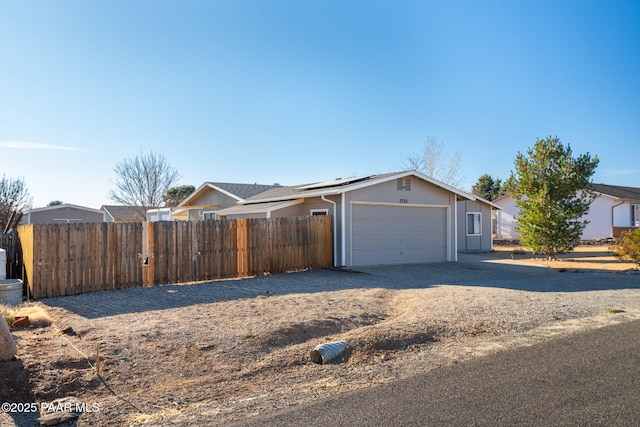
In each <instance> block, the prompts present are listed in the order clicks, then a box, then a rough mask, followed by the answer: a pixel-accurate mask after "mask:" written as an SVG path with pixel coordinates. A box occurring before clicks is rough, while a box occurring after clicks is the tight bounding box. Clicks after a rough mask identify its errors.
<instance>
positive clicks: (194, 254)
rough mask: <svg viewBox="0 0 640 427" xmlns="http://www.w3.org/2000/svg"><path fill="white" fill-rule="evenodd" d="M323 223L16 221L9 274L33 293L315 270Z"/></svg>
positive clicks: (322, 252)
mask: <svg viewBox="0 0 640 427" xmlns="http://www.w3.org/2000/svg"><path fill="white" fill-rule="evenodd" d="M331 227H332V218H331V217H330V216H326V215H324V216H315V217H289V218H276V219H250V220H247V219H243V220H217V221H199V222H186V221H185V222H181V221H180V222H156V223H81V224H46V225H40V224H38V225H33V224H29V225H22V226H19V227H18V230H17V235H16V236H17V237H16V238H15V241H16V242H17V245H15V246H16V247H17V250H16V251H15V252H16V254H17V255H16V256H17V257H18V258H20V262H19V264H20V265H21V271H20V274H18V275H17V276H21V278H22V280H23V281H24V282H25V284H26V285H27V288H28V291H29V295H30V296H31V297H32V298H36V299H38V298H46V297H54V296H63V295H74V294H79V293H86V292H95V291H101V290H112V289H122V288H126V287H131V286H154V285H160V284H169V283H184V282H192V281H203V280H215V279H224V278H234V277H245V276H248V275H262V274H265V273H279V272H285V271H295V270H303V269H309V268H323V267H328V266H331V265H332V260H333V252H332V251H333V242H332V236H333V234H332V231H331V230H332V228H331ZM0 243H1V242H0ZM145 257H147V260H148V262H147V264H146V265H145V264H144V262H143V261H144V259H145ZM16 264H18V263H16Z"/></svg>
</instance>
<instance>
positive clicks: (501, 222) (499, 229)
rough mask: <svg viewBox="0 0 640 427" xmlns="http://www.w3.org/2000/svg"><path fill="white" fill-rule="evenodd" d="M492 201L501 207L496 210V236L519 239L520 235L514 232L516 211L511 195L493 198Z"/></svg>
mask: <svg viewBox="0 0 640 427" xmlns="http://www.w3.org/2000/svg"><path fill="white" fill-rule="evenodd" d="M493 203H495V204H496V205H498V206H500V207H502V210H498V211H497V212H496V218H497V226H496V230H495V233H496V237H497V238H499V239H519V238H520V235H519V234H518V233H516V229H515V227H516V219H515V216H516V214H517V213H518V208H517V207H516V201H515V200H514V199H513V197H511V196H507V197H503V198H501V199H498V200H494V201H493Z"/></svg>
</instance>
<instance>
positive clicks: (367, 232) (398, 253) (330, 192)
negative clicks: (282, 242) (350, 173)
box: [216, 171, 491, 266]
mask: <svg viewBox="0 0 640 427" xmlns="http://www.w3.org/2000/svg"><path fill="white" fill-rule="evenodd" d="M459 201H468V202H478V204H469V205H466V204H459V203H458V202H459ZM485 202H486V201H482V200H480V199H478V198H477V197H476V196H474V195H472V194H468V193H465V192H463V191H460V190H458V189H455V188H453V187H450V186H448V185H446V184H444V183H442V182H439V181H437V180H435V179H433V178H430V177H427V176H426V175H423V174H421V173H419V172H415V171H406V172H397V173H389V174H382V175H369V176H362V177H354V178H346V179H335V180H332V181H326V182H318V183H314V184H307V185H301V186H293V187H283V186H274V187H273V188H271V189H268V190H267V191H264V192H261V193H259V194H256V195H254V196H251V197H248V198H247V199H245V200H241V201H239V203H238V204H237V205H236V206H232V207H228V208H225V209H219V210H217V211H216V215H217V217H218V218H221V219H224V218H228V219H232V218H275V217H287V216H298V215H328V214H330V215H332V216H333V218H334V227H333V229H334V265H336V266H354V265H372V264H404V263H422V262H439V261H456V260H457V252H458V247H457V245H458V244H459V243H460V242H463V243H464V244H465V246H469V247H470V246H474V247H478V248H481V247H482V245H486V244H487V242H490V238H491V233H490V230H491V221H490V219H491V213H490V209H489V210H487V206H489V207H490V205H489V204H487V203H485ZM459 206H460V207H461V208H462V209H464V210H463V212H462V213H461V212H458V207H459ZM468 208H469V209H470V211H469V212H468V213H480V215H477V216H475V215H471V216H470V217H469V218H471V221H472V222H473V221H475V223H474V224H472V225H471V226H468V225H467V224H466V217H467V215H466V213H467V209H468ZM487 212H488V214H487ZM461 218H465V219H464V220H461ZM460 221H465V224H464V227H465V228H464V230H467V229H469V230H471V232H470V233H468V234H469V235H468V236H467V235H466V234H467V233H466V231H465V236H464V238H463V237H458V230H459V227H458V222H460ZM478 221H480V225H479V226H478ZM487 221H488V222H487ZM468 227H471V228H468ZM482 227H485V228H484V230H483V228H482ZM484 233H487V234H486V238H485V234H484ZM488 244H489V246H490V243H488ZM488 249H489V248H487V250H488ZM474 250H475V249H474ZM478 250H479V249H478Z"/></svg>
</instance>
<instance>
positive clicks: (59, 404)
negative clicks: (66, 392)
mask: <svg viewBox="0 0 640 427" xmlns="http://www.w3.org/2000/svg"><path fill="white" fill-rule="evenodd" d="M82 407H83V405H82V403H81V402H80V401H79V400H78V398H77V397H74V396H69V397H63V398H61V399H56V400H53V401H51V402H48V403H47V402H42V403H41V404H40V415H41V416H40V418H38V422H39V423H40V425H43V426H55V425H57V424H62V423H64V422H67V421H69V420H73V419H76V418H78V417H79V416H80V415H81V414H82Z"/></svg>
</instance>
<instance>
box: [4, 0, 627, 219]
mask: <svg viewBox="0 0 640 427" xmlns="http://www.w3.org/2000/svg"><path fill="white" fill-rule="evenodd" d="M549 135H557V136H558V137H559V138H560V139H561V140H562V141H563V142H564V143H565V144H566V143H569V144H571V147H572V149H573V152H574V154H576V155H577V154H582V153H586V152H589V153H591V154H593V155H597V156H598V157H599V158H600V166H599V167H598V170H597V172H596V175H595V176H594V181H595V182H605V183H608V184H617V185H628V186H636V187H640V162H639V161H638V158H639V156H638V147H639V146H640V145H639V144H638V136H639V135H640V2H638V1H615V0H614V1H588V0H581V1H568V0H567V1H563V0H560V1H557V0H555V1H545V0H542V1H519V0H513V1H507V0H504V1H430V0H422V1H402V0H400V1H397V0H396V1H391V0H389V1H376V0H367V1H346V0H339V1H333V0H327V1H316V0H313V1H312V0H308V1H304V0H273V1H268V0H264V1H263V0H208V1H194V0H192V1H188V0H185V1H178V0H174V1H161V0H135V1H131V0H92V1H84V0H77V1H70V0H57V1H55V2H54V1H33V0H19V1H18V0H14V1H9V0H0V160H1V166H0V172H2V173H5V174H6V175H7V176H8V177H23V178H24V179H25V181H26V184H27V186H28V188H29V191H30V193H31V195H32V196H33V198H34V207H40V206H45V205H46V204H47V203H48V202H49V201H51V200H62V201H64V202H67V203H74V204H79V205H85V206H90V207H96V208H97V207H100V206H101V205H103V204H112V203H113V202H111V201H110V200H109V199H108V198H107V196H106V194H107V192H108V191H109V190H110V189H111V188H113V183H112V182H113V181H114V179H115V175H114V172H113V167H114V166H115V164H116V163H117V162H119V161H121V160H122V159H124V158H130V157H133V156H135V155H137V154H139V153H140V152H142V151H149V150H153V151H156V152H159V153H161V154H163V155H164V156H165V157H166V158H167V159H168V160H169V162H170V163H171V164H172V165H173V166H175V167H176V168H177V169H178V171H179V172H180V174H181V175H182V179H181V180H180V183H179V184H191V185H194V186H196V187H197V186H199V185H200V184H202V183H203V182H204V181H222V182H258V183H261V184H272V183H275V182H278V183H281V184H284V185H293V184H299V183H306V182H313V181H321V180H327V179H333V178H337V177H347V176H353V175H364V174H370V173H384V172H391V171H396V170H401V169H402V168H403V166H402V159H403V157H404V156H406V155H408V154H410V153H413V152H416V151H420V150H421V149H422V148H423V147H424V145H425V143H426V142H427V140H428V139H429V138H436V139H437V140H438V141H440V142H442V143H443V145H444V150H445V152H447V153H448V154H450V155H452V154H454V153H460V155H461V158H462V167H463V171H464V175H465V177H466V182H465V184H464V185H463V189H469V188H470V187H471V185H472V184H473V183H474V182H475V181H476V180H477V178H478V177H479V176H480V175H482V174H484V173H489V174H490V175H492V176H494V177H498V178H506V177H507V176H508V175H509V172H510V171H511V170H512V169H513V161H514V159H515V156H516V154H517V153H518V152H523V153H524V152H526V150H527V148H528V147H531V146H533V144H534V143H535V140H536V138H544V137H546V136H549Z"/></svg>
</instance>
